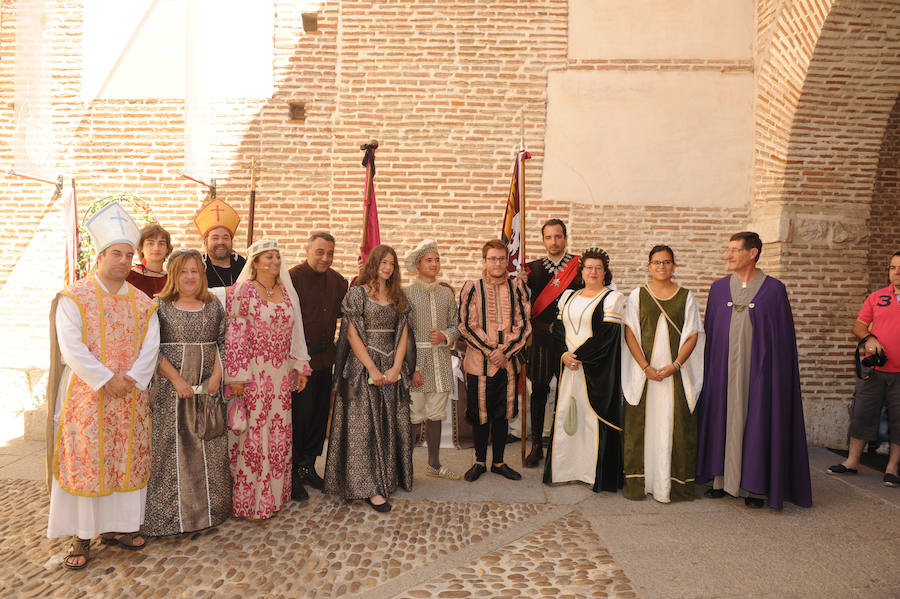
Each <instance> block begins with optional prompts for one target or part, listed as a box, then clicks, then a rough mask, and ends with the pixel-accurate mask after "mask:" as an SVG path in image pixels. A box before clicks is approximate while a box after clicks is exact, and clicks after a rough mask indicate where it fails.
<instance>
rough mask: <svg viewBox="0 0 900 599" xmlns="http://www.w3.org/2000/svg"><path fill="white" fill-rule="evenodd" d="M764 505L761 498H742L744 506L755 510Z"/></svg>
mask: <svg viewBox="0 0 900 599" xmlns="http://www.w3.org/2000/svg"><path fill="white" fill-rule="evenodd" d="M765 504H766V502H765V500H764V499H762V498H761V497H744V505H746V506H747V507H750V508H753V509H755V510H758V509H760V508H761V507H762V506H764V505H765Z"/></svg>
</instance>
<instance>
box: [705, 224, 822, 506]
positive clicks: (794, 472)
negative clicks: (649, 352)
mask: <svg viewBox="0 0 900 599" xmlns="http://www.w3.org/2000/svg"><path fill="white" fill-rule="evenodd" d="M761 252H762V241H761V240H760V238H759V235H757V234H756V233H751V232H742V233H736V234H734V235H732V237H731V240H730V242H729V243H728V250H727V252H726V254H725V259H726V260H727V261H728V269H729V270H731V271H732V274H731V276H728V277H724V278H722V279H719V280H718V281H716V282H715V283H713V284H712V287H710V290H709V299H708V300H707V305H706V320H705V323H704V325H705V326H704V328H705V330H706V352H705V366H704V373H705V380H704V381H703V390H702V392H701V394H700V399H699V401H698V402H697V408H696V410H697V436H698V439H697V475H696V482H698V483H706V482H712V486H711V488H709V489H708V490H707V491H706V493H705V495H706V496H707V497H711V498H721V497H724V496H725V495H726V494H728V495H732V496H734V497H738V496H740V497H744V503H745V504H746V505H747V506H748V507H752V508H761V507H763V505H764V498H765V497H768V503H769V506H771V507H773V508H775V509H781V508H782V507H783V505H784V500H785V499H786V500H788V501H791V502H793V503H795V504H797V505H800V506H804V507H806V506H810V505H812V491H811V489H810V479H809V457H808V453H807V447H806V429H805V427H804V424H803V406H802V404H801V398H800V372H799V367H798V364H797V339H796V336H795V333H794V318H793V314H792V313H791V304H790V302H789V301H788V296H787V290H786V289H785V286H784V283H782V282H781V281H779V280H778V279H775V278H774V277H770V276H767V275H766V274H765V273H763V271H762V270H760V269H759V268H757V266H756V263H757V261H758V260H759V256H760V253H761Z"/></svg>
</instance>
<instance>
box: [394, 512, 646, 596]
mask: <svg viewBox="0 0 900 599" xmlns="http://www.w3.org/2000/svg"><path fill="white" fill-rule="evenodd" d="M399 597H400V598H401V599H428V598H430V597H438V598H442V597H487V598H491V597H560V598H563V597H567V598H573V599H574V598H576V597H578V598H589V597H610V598H619V599H632V598H634V597H637V593H636V592H635V590H634V588H633V587H632V585H631V581H630V580H628V577H627V576H625V573H624V572H623V571H622V569H621V568H620V567H619V565H618V564H616V562H615V560H613V558H612V556H611V555H610V554H609V551H607V550H606V549H605V548H604V547H603V546H602V545H601V544H600V538H599V537H598V536H597V535H596V533H594V531H593V530H591V527H590V524H589V523H588V522H587V520H586V519H585V518H584V516H583V515H582V514H581V512H580V511H578V510H575V511H573V512H571V513H570V514H569V515H567V516H565V517H563V518H560V519H559V520H556V521H554V522H552V523H551V524H549V525H547V526H544V527H543V528H541V529H539V530H537V531H535V532H534V533H532V534H530V535H527V536H524V537H522V538H520V539H519V540H517V541H515V542H514V543H511V544H509V545H506V546H504V547H501V548H499V549H498V550H497V551H493V552H491V553H488V554H486V555H482V556H481V557H480V558H478V559H477V560H476V561H473V562H472V563H471V564H469V565H466V566H462V567H459V568H456V569H454V570H452V571H450V572H447V573H445V574H443V575H441V576H439V577H437V578H435V579H433V580H430V581H428V582H425V583H424V584H422V585H419V586H418V587H415V588H413V589H410V590H409V591H407V592H405V593H403V594H401V595H399Z"/></svg>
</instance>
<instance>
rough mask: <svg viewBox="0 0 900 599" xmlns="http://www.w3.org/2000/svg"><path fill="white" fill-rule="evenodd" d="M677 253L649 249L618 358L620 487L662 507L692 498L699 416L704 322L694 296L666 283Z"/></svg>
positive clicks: (628, 494) (663, 247)
mask: <svg viewBox="0 0 900 599" xmlns="http://www.w3.org/2000/svg"><path fill="white" fill-rule="evenodd" d="M676 266H677V265H676V264H675V253H674V252H673V251H672V248H670V247H669V246H667V245H658V246H655V247H654V248H653V249H652V250H650V258H649V264H648V265H647V268H648V270H649V271H650V282H649V283H647V284H645V285H642V286H641V287H638V288H637V289H635V290H634V291H632V292H631V295H630V296H629V297H628V304H627V307H626V309H625V343H626V344H627V346H628V351H629V353H630V356H629V357H626V358H624V359H623V360H622V391H623V393H624V395H625V400H626V403H625V489H624V492H623V493H624V495H625V497H626V498H628V499H643V498H644V497H645V496H646V495H647V494H648V493H649V494H651V495H652V496H653V498H654V499H655V500H657V501H659V502H662V503H669V502H670V501H683V500H691V499H693V498H694V471H695V468H696V460H697V418H696V416H695V415H694V406H696V405H697V398H698V397H699V396H700V387H701V385H702V383H703V346H704V337H703V324H702V322H701V321H700V311H699V310H698V309H697V302H696V301H695V300H694V294H693V293H691V292H690V291H688V290H687V289H685V288H684V287H679V286H678V284H677V283H676V282H675V281H673V280H672V275H673V274H674V273H675V267H676Z"/></svg>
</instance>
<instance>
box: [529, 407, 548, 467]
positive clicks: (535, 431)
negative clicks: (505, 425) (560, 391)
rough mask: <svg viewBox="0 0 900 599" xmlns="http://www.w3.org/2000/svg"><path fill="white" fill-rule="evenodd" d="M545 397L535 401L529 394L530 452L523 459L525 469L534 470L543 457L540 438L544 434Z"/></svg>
mask: <svg viewBox="0 0 900 599" xmlns="http://www.w3.org/2000/svg"><path fill="white" fill-rule="evenodd" d="M546 398H547V395H546V394H544V401H543V402H540V401H535V399H536V398H535V393H532V394H531V452H530V453H529V454H528V455H527V456H526V457H525V467H526V468H534V467H536V466H537V465H538V464H540V463H541V460H542V459H543V457H544V447H543V443H542V439H541V437H542V436H543V434H544V407H545V406H546V404H547V399H546Z"/></svg>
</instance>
